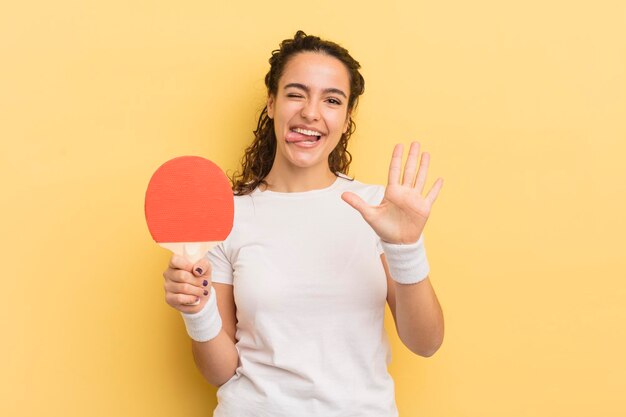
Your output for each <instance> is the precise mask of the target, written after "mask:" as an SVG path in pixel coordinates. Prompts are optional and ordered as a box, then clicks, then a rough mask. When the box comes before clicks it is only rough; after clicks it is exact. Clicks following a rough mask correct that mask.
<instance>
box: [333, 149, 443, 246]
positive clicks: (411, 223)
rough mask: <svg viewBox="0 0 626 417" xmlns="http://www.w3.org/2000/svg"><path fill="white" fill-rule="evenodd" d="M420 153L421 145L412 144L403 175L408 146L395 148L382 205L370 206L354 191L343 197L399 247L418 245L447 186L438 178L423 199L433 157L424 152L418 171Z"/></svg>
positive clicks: (388, 240)
mask: <svg viewBox="0 0 626 417" xmlns="http://www.w3.org/2000/svg"><path fill="white" fill-rule="evenodd" d="M419 152H420V144H419V143H418V142H413V143H411V148H410V149H409V156H408V158H407V161H406V164H405V167H404V173H402V156H403V153H404V147H403V145H402V144H397V145H396V146H395V147H394V149H393V155H392V157H391V164H390V165H389V178H388V184H387V187H386V188H385V196H384V197H383V200H382V201H381V203H380V205H378V206H370V205H368V204H367V203H366V202H365V201H363V199H361V198H360V197H359V196H357V195H356V194H354V193H351V192H345V193H343V194H342V195H341V198H342V199H343V200H344V201H345V202H346V203H348V204H350V205H351V206H352V207H354V208H355V209H356V210H358V211H359V213H361V215H362V216H363V218H364V219H365V221H366V222H367V223H368V224H369V225H370V226H371V227H372V229H374V231H375V232H376V234H377V235H378V236H379V237H380V238H381V239H382V240H384V241H385V242H389V243H396V244H411V243H415V242H417V240H418V239H419V237H420V236H421V234H422V232H423V230H424V226H425V225H426V221H427V220H428V216H430V211H431V208H432V206H433V204H434V202H435V200H436V199H437V195H438V194H439V190H441V187H442V186H443V178H437V181H435V184H434V185H433V186H432V188H431V189H430V191H429V192H428V194H426V196H422V193H423V190H424V186H425V184H426V175H427V173H428V163H429V161H430V155H429V154H428V153H427V152H424V153H422V157H421V160H420V164H419V169H418V165H417V162H418V157H419Z"/></svg>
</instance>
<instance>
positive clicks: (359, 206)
mask: <svg viewBox="0 0 626 417" xmlns="http://www.w3.org/2000/svg"><path fill="white" fill-rule="evenodd" d="M341 199H342V200H343V201H345V202H346V203H348V204H350V205H351V206H352V207H353V208H354V209H355V210H357V211H358V212H359V213H361V216H363V217H364V218H365V216H366V215H367V214H368V213H369V211H370V206H369V204H367V203H366V202H365V201H363V199H362V198H361V197H359V196H358V195H356V194H354V193H352V192H350V191H346V192H345V193H343V194H341Z"/></svg>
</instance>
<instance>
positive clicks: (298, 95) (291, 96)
mask: <svg viewBox="0 0 626 417" xmlns="http://www.w3.org/2000/svg"><path fill="white" fill-rule="evenodd" d="M287 97H289V98H301V97H302V96H301V95H300V94H294V93H290V94H287Z"/></svg>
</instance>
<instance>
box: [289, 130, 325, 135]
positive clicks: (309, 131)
mask: <svg viewBox="0 0 626 417" xmlns="http://www.w3.org/2000/svg"><path fill="white" fill-rule="evenodd" d="M292 131H293V132H297V133H302V134H303V135H307V136H322V134H321V133H320V132H316V131H315V130H307V129H300V128H295V129H292Z"/></svg>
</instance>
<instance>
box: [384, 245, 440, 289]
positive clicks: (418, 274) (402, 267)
mask: <svg viewBox="0 0 626 417" xmlns="http://www.w3.org/2000/svg"><path fill="white" fill-rule="evenodd" d="M380 243H381V245H382V247H383V250H384V251H385V257H386V258H387V264H388V265H389V272H390V273H391V278H393V280H394V281H396V282H398V283H400V284H416V283H418V282H421V281H423V280H424V279H426V277H428V273H429V272H430V266H429V265H428V259H427V258H426V249H425V248H424V239H423V237H422V236H420V238H419V239H418V241H417V242H415V243H411V244H409V245H398V244H394V243H389V242H385V241H384V240H381V242H380Z"/></svg>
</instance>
